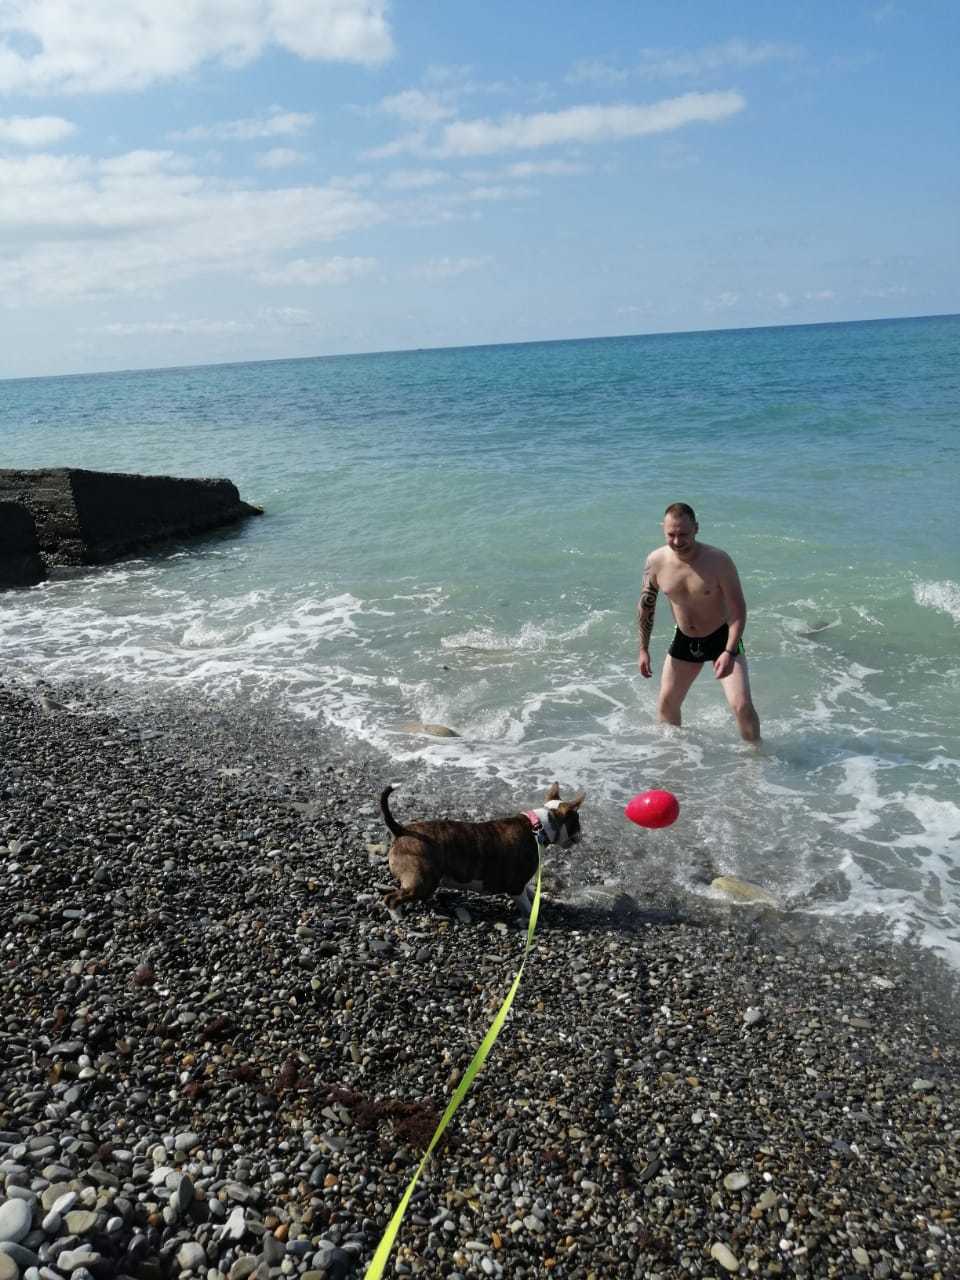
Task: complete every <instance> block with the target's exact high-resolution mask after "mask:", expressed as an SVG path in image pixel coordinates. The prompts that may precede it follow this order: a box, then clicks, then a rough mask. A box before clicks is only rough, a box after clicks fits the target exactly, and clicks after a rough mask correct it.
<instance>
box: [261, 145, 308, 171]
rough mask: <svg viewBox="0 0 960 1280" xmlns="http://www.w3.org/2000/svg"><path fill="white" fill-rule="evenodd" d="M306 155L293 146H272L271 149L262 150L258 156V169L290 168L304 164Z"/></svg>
mask: <svg viewBox="0 0 960 1280" xmlns="http://www.w3.org/2000/svg"><path fill="white" fill-rule="evenodd" d="M306 158H307V157H306V156H305V155H304V154H303V152H302V151H296V150H294V148H293V147H271V148H270V150H269V151H261V152H260V154H259V155H258V156H257V168H258V169H289V168H291V167H292V166H293V165H297V164H303V162H304V161H305V160H306Z"/></svg>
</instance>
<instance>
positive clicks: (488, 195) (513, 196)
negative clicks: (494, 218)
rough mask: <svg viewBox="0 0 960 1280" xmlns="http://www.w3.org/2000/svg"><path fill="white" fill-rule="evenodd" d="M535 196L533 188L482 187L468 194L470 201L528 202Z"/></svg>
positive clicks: (474, 188) (473, 189)
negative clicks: (527, 200)
mask: <svg viewBox="0 0 960 1280" xmlns="http://www.w3.org/2000/svg"><path fill="white" fill-rule="evenodd" d="M533 194H534V190H533V187H505V186H503V185H502V184H501V185H499V186H480V187H473V188H472V189H471V190H470V191H468V192H467V194H466V198H467V199H468V200H485V201H494V200H526V199H528V198H529V197H530V196H532V195H533Z"/></svg>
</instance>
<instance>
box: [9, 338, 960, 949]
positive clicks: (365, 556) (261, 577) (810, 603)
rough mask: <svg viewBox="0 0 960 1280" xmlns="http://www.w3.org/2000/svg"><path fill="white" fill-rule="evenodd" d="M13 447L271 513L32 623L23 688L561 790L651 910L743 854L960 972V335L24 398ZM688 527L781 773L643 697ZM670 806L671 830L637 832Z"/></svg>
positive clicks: (723, 712) (285, 373)
mask: <svg viewBox="0 0 960 1280" xmlns="http://www.w3.org/2000/svg"><path fill="white" fill-rule="evenodd" d="M0 441H2V454H0V465H3V466H16V467H35V466H50V465H72V466H82V467H89V468H100V469H108V470H128V471H143V472H158V473H169V474H177V475H198V476H199V475H226V476H229V477H230V478H231V479H233V480H234V481H235V482H236V483H237V485H238V486H239V488H240V491H241V494H242V495H243V496H244V497H245V498H247V499H248V500H250V501H253V502H257V503H260V504H262V505H263V506H264V507H265V508H266V510H267V515H266V517H265V518H264V519H263V520H256V521H251V522H249V523H248V524H247V525H246V526H244V527H243V528H242V529H238V530H232V531H228V532H226V533H224V534H222V535H217V536H213V537H210V538H206V539H203V540H201V541H199V542H196V543H193V544H190V545H189V546H182V547H175V548H172V549H166V550H165V551H164V552H162V553H160V554H157V555H154V556H150V557H144V558H140V559H136V560H131V561H127V562H124V563H122V564H119V565H115V566H111V567H107V568H105V569H98V570H94V571H91V572H90V573H88V574H86V575H84V576H81V577H71V578H67V579H63V580H57V581H52V582H50V583H47V584H45V585H43V586H41V587H38V588H36V589H33V590H31V591H28V592H21V593H8V594H6V595H4V596H3V597H0V662H2V664H3V671H4V673H5V675H6V676H8V677H12V678H15V679H23V680H33V679H36V678H38V677H46V678H49V679H51V680H57V679H59V678H78V677H79V678H84V679H87V680H90V681H93V682H94V683H103V684H107V685H109V686H110V687H111V688H117V687H121V688H122V689H123V690H124V691H125V693H126V695H127V696H129V697H130V698H141V697H144V698H150V697H151V696H153V695H155V694H156V693H157V692H162V693H164V694H165V695H166V694H171V693H182V694H183V695H184V696H188V697H190V698H192V699H195V700H197V701H198V702H199V703H200V704H201V705H203V703H204V700H209V704H210V705H211V707H215V708H217V709H218V710H227V711H229V709H230V707H231V706H233V705H235V704H236V703H237V702H242V703H247V702H250V701H255V702H259V703H262V704H263V706H264V708H265V710H266V709H269V711H270V713H271V714H279V715H281V716H286V717H289V718H290V720H291V722H293V721H295V720H298V721H303V720H307V721H310V720H318V719H319V720H321V721H323V722H324V723H325V724H326V725H328V726H331V727H332V728H333V730H334V731H335V732H336V733H337V734H341V735H343V741H344V743H345V744H346V745H348V746H350V745H351V744H352V745H353V747H355V748H356V749H358V750H361V751H369V750H370V749H371V747H373V748H376V749H377V750H378V751H382V752H384V753H386V755H387V756H388V757H390V758H391V759H392V760H393V761H394V762H395V763H396V766H397V768H398V769H400V770H402V769H403V767H404V762H406V761H411V760H418V761H420V762H421V767H423V762H425V765H426V767H428V768H431V769H432V768H435V769H436V770H437V771H440V772H441V773H442V774H444V775H449V776H450V777H451V778H454V777H466V776H469V777H470V778H471V779H473V780H474V788H475V794H478V795H480V796H481V797H482V794H483V788H484V786H488V787H489V790H490V793H491V795H493V794H496V795H497V796H498V797H502V796H503V795H504V794H505V793H509V794H511V795H515V796H516V800H517V805H518V807H520V806H523V807H525V806H526V805H527V804H529V803H531V802H532V801H535V800H537V799H538V798H539V795H540V789H541V785H542V784H543V783H544V782H548V781H550V780H552V779H553V778H554V777H556V778H559V780H560V781H561V783H562V784H563V785H565V786H566V787H583V788H585V789H586V791H587V792H588V801H587V805H586V806H585V807H584V825H585V830H586V838H587V841H588V842H589V839H590V836H591V834H593V836H594V837H595V838H596V837H600V838H602V839H603V840H604V841H605V842H608V843H609V844H611V845H612V846H613V847H614V848H615V849H617V850H619V852H620V854H621V856H622V860H623V878H624V880H625V881H626V883H627V887H630V886H631V884H632V885H634V886H635V887H636V888H639V889H642V887H643V882H644V880H645V878H646V877H647V876H648V875H649V874H650V873H652V872H654V871H655V872H656V873H657V874H658V875H659V876H660V878H662V877H663V876H664V875H670V876H674V877H675V878H676V879H677V881H678V882H680V883H687V882H688V881H689V880H690V878H691V875H692V873H693V866H694V863H695V861H696V858H697V857H698V856H700V855H702V854H703V853H707V854H709V855H710V856H711V857H712V858H713V860H714V862H715V863H716V864H717V865H718V866H719V867H720V869H722V870H724V871H727V872H732V873H736V874H740V875H743V876H747V877H749V878H752V879H756V880H760V881H762V882H763V883H764V884H765V885H767V886H768V887H769V888H771V889H772V890H773V891H774V892H776V893H778V894H779V895H781V896H783V897H790V896H791V895H796V894H803V893H805V892H808V891H809V890H810V889H811V888H812V887H813V886H814V885H817V884H820V885H821V891H820V895H819V897H818V899H817V903H816V910H818V911H822V912H826V913H830V914H835V915H841V916H843V915H850V916H862V915H864V914H867V913H870V914H875V915H878V916H882V917H883V918H884V919H886V920H889V921H890V922H891V924H892V925H893V926H894V927H895V928H896V929H897V930H898V931H901V932H904V933H906V932H910V933H914V934H916V935H918V936H919V937H920V938H921V939H922V940H923V941H924V942H925V943H926V944H928V945H930V946H932V947H936V948H938V949H941V950H942V951H943V952H944V953H945V954H946V955H947V956H948V957H949V958H951V959H952V960H953V962H954V963H960V531H958V498H957V494H958V473H960V465H958V460H960V317H938V318H930V319H916V320H899V321H882V322H870V323H857V324H838V325H822V326H813V327H803V328H782V329H762V330H742V331H734V332H731V331H726V332H712V333H699V334H676V335H660V336H654V337H636V338H620V339H602V340H596V341H581V342H561V343H538V344H529V345H522V346H500V347H483V348H467V349H448V350H438V351H418V352H408V353H401V354H387V355H370V356H356V357H337V358H331V359H317V360H297V361H281V362H270V363H258V364H246V365H231V366H216V367H198V368H189V369H176V370H162V371H148V372H131V373H125V374H109V375H99V376H91V377H69V378H49V379H30V380H25V381H10V382H4V383H0ZM675 500H682V501H687V502H690V503H692V504H693V505H694V506H695V507H696V508H697V511H698V514H699V517H700V523H701V538H702V539H703V540H704V541H707V542H713V543H715V544H717V545H719V546H721V547H723V548H725V549H726V550H728V551H729V552H730V553H731V554H732V555H733V556H734V558H735V560H736V561H737V563H738V566H739V568H740V572H741V577H742V580H743V583H744V587H745V591H746V595H747V601H748V605H749V609H750V616H749V622H748V627H747V634H746V643H747V650H748V655H749V660H750V667H751V678H752V683H753V688H754V694H755V698H756V702H757V706H758V710H759V712H760V716H761V721H762V727H763V734H764V747H763V749H762V750H761V752H760V753H758V754H755V753H753V752H751V751H750V750H749V749H748V748H745V747H744V746H743V745H742V744H741V743H740V742H739V739H738V738H737V735H736V732H735V730H734V726H733V722H732V720H731V718H730V716H729V713H728V711H727V709H726V705H725V702H724V699H723V696H722V692H721V690H720V689H719V688H718V687H717V684H716V682H715V680H713V678H712V674H711V672H710V671H709V670H707V671H705V672H704V674H703V675H702V676H701V677H700V679H699V681H698V682H697V684H696V685H695V686H694V688H693V690H692V692H691V694H690V696H689V698H688V700H687V704H686V707H685V725H684V728H683V729H682V730H680V731H676V730H668V729H664V728H661V727H658V726H657V725H656V724H655V722H654V704H655V685H656V682H655V681H643V680H642V679H641V678H640V676H639V674H638V672H637V669H636V628H635V604H636V598H637V593H638V589H639V584H640V570H641V566H642V563H643V560H644V557H645V555H646V553H647V552H648V551H649V550H650V549H651V548H653V547H654V546H655V545H657V543H658V541H659V538H660V530H659V522H660V519H661V516H662V512H663V509H664V507H665V505H666V504H667V503H668V502H671V501H675ZM824 624H826V625H824ZM817 627H821V628H822V629H819V630H816V631H815V633H814V634H810V633H811V632H814V629H815V628H817ZM671 632H672V626H671V624H670V620H669V617H668V609H667V606H666V602H665V601H661V603H660V606H659V609H658V617H657V624H656V627H655V631H654V642H653V646H652V647H653V653H654V659H655V662H656V663H657V664H659V660H660V659H661V658H662V655H663V653H664V652H665V650H666V646H667V644H668V642H669V639H670V636H671ZM410 720H419V721H433V722H441V723H444V724H447V725H449V726H451V727H452V728H454V729H455V730H457V732H458V733H459V734H460V735H461V736H460V737H459V738H456V739H444V740H432V739H425V738H422V737H411V736H410V735H409V734H407V733H404V732H403V731H402V728H401V726H402V725H403V724H404V723H405V722H407V721H410ZM386 763H387V764H389V763H390V762H389V761H388V762H386ZM459 769H466V770H468V771H469V773H468V774H459V773H458V772H457V771H458V770H459ZM650 786H663V787H668V788H669V789H670V790H672V791H674V792H675V793H676V794H677V795H678V796H679V798H680V801H681V805H682V813H681V818H680V821H678V822H677V824H676V825H675V826H674V827H672V828H670V829H669V830H667V831H663V832H658V833H652V834H647V833H642V832H641V831H639V829H638V828H636V827H632V826H630V825H629V824H628V823H626V821H625V820H624V819H623V817H622V812H621V811H622V806H623V804H624V803H625V802H626V800H627V799H628V798H629V797H630V796H631V795H632V794H633V793H634V792H636V791H639V790H643V789H645V788H647V787H650ZM400 807H402V806H400ZM825 882H826V884H827V886H828V887H827V888H826V889H824V888H823V887H822V886H823V885H824V883H825Z"/></svg>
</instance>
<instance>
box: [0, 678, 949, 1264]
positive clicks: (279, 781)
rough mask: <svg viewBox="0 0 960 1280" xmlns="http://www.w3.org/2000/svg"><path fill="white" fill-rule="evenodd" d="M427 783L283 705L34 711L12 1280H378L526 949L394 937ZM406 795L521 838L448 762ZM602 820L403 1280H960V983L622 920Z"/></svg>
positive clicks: (4, 731) (5, 1196) (4, 1165)
mask: <svg viewBox="0 0 960 1280" xmlns="http://www.w3.org/2000/svg"><path fill="white" fill-rule="evenodd" d="M389 780H390V778H389V777H384V775H383V767H382V765H381V764H380V763H378V762H377V761H375V760H362V759H361V760H358V759H352V760H351V759H344V758H341V757H338V756H337V755H336V753H335V752H334V751H332V750H331V749H328V748H327V747H325V744H324V742H323V739H322V736H316V735H315V736H314V738H313V739H312V743H311V749H310V750H309V751H305V750H304V749H303V740H302V739H300V740H296V739H294V738H291V737H289V736H288V735H285V734H284V732H283V731H282V729H281V728H279V727H273V726H271V725H270V724H265V723H263V722H261V721H258V720H257V718H256V717H255V716H254V715H252V714H251V715H250V716H249V717H248V718H243V717H239V716H238V717H236V718H234V719H228V718H225V717H220V716H215V715H213V714H211V713H210V712H209V711H208V710H206V709H205V708H204V707H203V706H202V705H196V706H194V707H190V706H186V707H179V708H176V709H172V708H171V707H169V706H157V708H156V710H155V713H154V714H151V715H149V716H148V715H145V714H144V713H143V712H142V711H139V712H138V713H137V714H136V715H135V716H134V715H132V714H131V713H130V711H129V709H127V708H124V706H123V705H122V704H119V703H118V704H116V705H112V704H111V703H110V701H109V699H108V698H105V697H103V696H98V697H94V695H92V694H91V693H88V692H85V691H84V690H83V689H82V688H81V687H79V686H74V687H65V688H58V689H51V688H49V687H43V688H41V687H37V688H28V687H26V686H17V687H7V688H3V689H0V925H2V937H3V944H2V945H3V961H2V965H0V1002H2V1003H0V1020H2V1028H3V1030H2V1037H0V1066H2V1084H0V1188H2V1190H0V1280H66V1277H72V1278H73V1280H113V1277H120V1276H131V1277H135V1278H137V1280H162V1278H164V1277H169V1276H179V1277H181V1278H182V1280H245V1277H248V1276H251V1275H254V1276H255V1277H256V1278H257V1280H279V1278H281V1277H291V1278H292V1280H296V1278H298V1277H299V1278H301V1280H323V1278H324V1277H329V1278H330V1280H338V1278H343V1277H352V1276H362V1275H363V1273H364V1271H365V1269H366V1266H367V1265H368V1263H369V1261H370V1259H371V1257H372V1255H373V1252H374V1250H375V1248H376V1245H377V1242H378V1241H379V1239H380V1236H381V1233H382V1231H383V1228H384V1226H385V1225H386V1223H387V1221H388V1220H389V1218H390V1216H391V1214H392V1212H393V1210H394V1208H395V1206H396V1204H397V1202H398V1200H399V1199H400V1197H401V1195H402V1193H403V1190H404V1188H405V1186H406V1183H407V1181H408V1180H409V1178H410V1176H411V1174H412V1173H413V1171H414V1169H415V1168H416V1165H417V1163H418V1161H419V1158H420V1155H421V1153H422V1151H423V1150H424V1148H425V1146H426V1144H427V1143H428V1141H429V1139H430V1136H431V1134H432V1133H433V1131H434V1128H435V1126H436V1123H437V1121H438V1120H439V1118H440V1115H441V1114H442V1111H443V1108H444V1106H445V1105H446V1102H447V1101H448V1099H449V1096H450V1093H451V1092H452V1091H453V1089H455V1087H456V1084H457V1082H458V1081H459V1079H460V1076H461V1073H462V1072H463V1070H464V1069H465V1067H466V1066H467V1064H468V1063H469V1061H470V1059H471V1057H472V1055H473V1053H474V1050H475V1049H476V1047H477V1045H478V1044H479V1042H480V1040H481V1039H482V1037H483V1035H484V1033H485V1031H486V1029H487V1027H488V1025H489V1023H490V1021H491V1019H492V1017H493V1015H494V1013H495V1012H496V1009H497V1008H498V1007H499V1004H500V1001H501V1000H502V999H503V996H504V995H505V993H506V990H507V988H508V987H509V985H510V982H511V980H512V978H513V976H514V974H515V972H516V969H517V966H518V964H519V962H520V959H521V955H522V950H523V942H524V937H525V932H526V925H525V921H523V920H522V919H520V918H519V917H518V915H517V913H516V910H515V908H514V906H513V904H512V903H511V902H510V901H509V900H508V899H493V898H490V899H486V898H480V897H477V896H475V895H471V894H457V893H453V892H450V893H441V894H438V896H437V898H436V900H435V902H432V903H430V904H425V905H418V906H416V907H415V908H414V909H412V910H409V911H408V912H407V913H406V914H404V915H403V916H400V917H396V918H394V917H393V916H391V915H390V914H389V913H388V912H387V911H386V910H385V908H384V907H383V905H382V901H381V895H382V892H383V890H384V889H386V888H387V887H388V886H389V884H390V877H389V873H388V870H387V867H386V863H385V858H384V849H385V843H384V842H385V832H384V830H383V826H382V822H381V820H380V816H379V811H378V808H377V796H378V794H379V791H380V789H381V787H382V786H383V785H384V784H385V782H387V781H389ZM537 801H539V797H535V796H534V797H530V796H519V797H517V804H516V808H517V810H520V809H523V808H526V807H528V806H529V805H530V804H531V803H533V802H537ZM418 806H423V810H421V811H420V812H418ZM428 806H429V808H430V810H432V812H426V811H425V810H426V809H427V807H428ZM397 807H398V809H399V810H400V812H402V813H405V814H409V815H410V816H440V815H447V816H465V817H481V816H484V817H486V816H492V815H490V814H480V813H472V812H470V810H469V807H467V808H465V807H464V801H463V797H462V796H461V795H458V793H457V790H456V788H454V787H452V786H449V787H446V789H445V786H444V784H443V782H442V780H441V779H440V776H439V775H437V774H434V776H433V778H432V779H431V780H429V781H421V783H420V784H419V786H418V787H414V789H413V791H412V792H409V791H408V792H407V793H406V794H405V798H404V799H403V802H402V805H401V804H400V803H399V800H398V806H397ZM584 829H585V836H584V843H583V845H582V846H580V847H579V848H578V849H576V850H574V851H572V852H569V853H566V854H555V853H554V852H553V851H548V854H547V858H546V860H545V868H544V901H543V905H542V909H541V914H540V923H539V927H538V931H537V935H536V939H535V945H534V948H533V951H532V952H531V955H530V958H529V960H528V962H527V966H526V970H525V973H524V977H523V981H522V984H521V987H520V991H519V994H518V996H517V1000H516V1003H515V1005H514V1010H513V1013H512V1014H511V1017H510V1019H509V1021H508V1022H507V1025H506V1027H505V1029H504V1032H503V1034H502V1035H501V1037H500V1039H499V1041H498V1042H497V1044H496V1046H495V1048H494V1050H493V1052H492V1053H491V1056H490V1058H489V1060H488V1062H487V1065H486V1067H485V1069H484V1071H483V1073H482V1074H481V1075H480V1077H479V1078H478V1079H477V1081H476V1082H475V1084H474V1087H473V1089H472V1091H471V1093H470V1094H469V1095H468V1097H467V1099H466V1101H465V1102H464V1104H463V1106H462V1108H461V1109H460V1111H459V1112H458V1114H457V1116H456V1117H455V1119H454V1120H453V1121H452V1123H451V1125H450V1128H449V1130H448V1136H447V1138H446V1139H445V1141H444V1143H443V1145H442V1146H441V1148H440V1150H439V1152H438V1154H437V1155H436V1156H435V1157H434V1159H433V1160H432V1162H431V1164H430V1165H429V1166H428V1168H427V1170H426V1171H425V1173H424V1175H423V1177H422V1178H421V1181H420V1183H419V1186H418V1189H417V1191H416V1193H415V1195H414V1198H413V1201H412V1203H411V1205H410V1208H409V1210H408V1212H407V1216H406V1218H405V1220H404V1222H403V1224H402V1226H401V1228H400V1232H399V1236H398V1241H397V1245H396V1246H395V1248H394V1251H393V1253H392V1256H391V1259H390V1263H389V1265H388V1268H387V1274H388V1275H422V1276H427V1277H449V1278H451V1280H457V1277H461V1278H463V1280H467V1278H469V1280H474V1278H475V1277H476V1278H479V1277H484V1276H504V1277H510V1278H511V1280H512V1278H513V1277H534V1276H547V1275H550V1276H556V1277H569V1278H570V1280H574V1278H576V1280H586V1278H587V1277H595V1278H596V1280H602V1278H603V1277H618V1276H631V1277H632V1276H638V1277H639V1276H643V1277H651V1280H653V1278H655V1277H662V1278H663V1280H666V1278H668V1277H683V1276H699V1275H704V1276H723V1275H741V1276H752V1275H756V1276H794V1275H802V1276H816V1277H819V1276H824V1277H833V1276H836V1277H854V1276H856V1277H873V1278H874V1280H884V1278H885V1277H892V1276H896V1277H903V1278H904V1280H908V1278H910V1277H917V1278H919V1277H921V1276H923V1277H932V1278H939V1277H942V1278H943V1280H946V1278H947V1277H950V1276H955V1275H957V1274H958V1273H960V1228H958V1225H957V1219H956V1215H957V1213H958V1212H960V1105H958V1103H960V1090H958V1083H960V1072H958V1054H957V1048H956V1045H957V1032H958V1027H960V1018H958V1003H957V996H956V989H955V984H954V982H953V979H952V976H951V974H950V972H949V971H947V970H945V969H944V968H942V967H941V965H940V963H939V962H938V961H937V959H936V958H935V957H934V956H933V955H932V954H931V953H930V952H927V951H922V950H919V949H916V948H912V947H909V946H904V945H896V944H893V943H890V942H887V941H884V940H883V938H882V937H881V938H879V939H877V940H874V941H873V942H870V943H869V944H868V943H867V942H865V941H864V940H863V939H859V940H857V941H856V942H853V941H851V940H850V939H849V938H845V937H843V936H842V935H840V934H834V933H832V932H831V931H830V930H829V929H828V928H827V926H826V924H824V923H823V922H815V921H811V920H810V919H808V918H806V917H803V918H800V917H795V916H794V915H792V914H791V913H786V914H780V913H777V912H775V911H771V910H770V909H768V908H757V907H722V906H719V905H711V904H708V903H697V902H693V901H692V902H678V901H675V900H670V901H664V900H662V898H658V896H657V893H656V891H655V889H654V888H651V894H650V897H649V899H646V898H643V897H630V896H628V895H626V894H622V893H616V892H614V891H612V890H611V889H610V887H609V884H608V881H607V878H606V876H605V866H604V853H603V850H602V849H598V848H596V847H593V846H592V845H591V841H590V826H589V807H588V806H587V807H585V809H584Z"/></svg>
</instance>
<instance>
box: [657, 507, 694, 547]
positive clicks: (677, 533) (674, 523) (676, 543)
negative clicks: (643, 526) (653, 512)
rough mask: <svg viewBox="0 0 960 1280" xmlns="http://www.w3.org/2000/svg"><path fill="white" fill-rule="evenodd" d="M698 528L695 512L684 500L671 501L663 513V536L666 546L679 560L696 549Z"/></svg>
mask: <svg viewBox="0 0 960 1280" xmlns="http://www.w3.org/2000/svg"><path fill="white" fill-rule="evenodd" d="M699 529H700V526H699V524H697V516H696V512H695V511H694V509H693V507H690V506H688V505H687V504H686V503H685V502H671V503H670V505H669V507H667V509H666V511H665V512H664V513H663V536H664V537H665V538H666V540H667V546H668V547H669V548H670V550H671V551H673V552H675V553H676V554H677V555H678V556H679V557H680V559H681V560H685V559H686V558H687V557H688V556H690V555H692V554H693V552H694V550H695V549H696V545H697V533H698V531H699Z"/></svg>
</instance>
